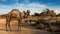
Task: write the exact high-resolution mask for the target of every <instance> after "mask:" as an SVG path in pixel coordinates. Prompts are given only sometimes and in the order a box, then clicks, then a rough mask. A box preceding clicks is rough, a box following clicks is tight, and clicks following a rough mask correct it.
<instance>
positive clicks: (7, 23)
mask: <svg viewBox="0 0 60 34" xmlns="http://www.w3.org/2000/svg"><path fill="white" fill-rule="evenodd" d="M7 24H8V21H6V31H7V30H8V29H7Z"/></svg>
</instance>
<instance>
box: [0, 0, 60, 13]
mask: <svg viewBox="0 0 60 34" xmlns="http://www.w3.org/2000/svg"><path fill="white" fill-rule="evenodd" d="M59 3H60V0H0V14H6V13H8V12H10V11H11V10H12V9H18V10H20V11H21V12H23V11H26V10H30V11H31V14H34V13H40V12H42V11H44V10H45V9H46V8H49V9H50V10H54V11H55V12H56V13H57V14H58V13H60V4H59Z"/></svg>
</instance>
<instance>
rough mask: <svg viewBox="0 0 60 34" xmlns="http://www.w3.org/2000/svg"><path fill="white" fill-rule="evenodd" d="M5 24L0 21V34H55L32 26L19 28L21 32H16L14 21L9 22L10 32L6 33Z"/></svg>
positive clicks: (2, 20)
mask: <svg viewBox="0 0 60 34" xmlns="http://www.w3.org/2000/svg"><path fill="white" fill-rule="evenodd" d="M5 23H6V21H5V19H0V34H55V33H50V32H47V31H44V30H39V29H36V28H35V27H33V26H26V27H21V31H17V26H16V25H15V24H17V23H16V22H15V21H13V22H11V29H12V31H6V28H5Z"/></svg>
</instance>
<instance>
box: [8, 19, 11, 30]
mask: <svg viewBox="0 0 60 34" xmlns="http://www.w3.org/2000/svg"><path fill="white" fill-rule="evenodd" d="M8 27H9V29H10V31H11V27H10V20H9V22H8Z"/></svg>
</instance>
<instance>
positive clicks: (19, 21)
mask: <svg viewBox="0 0 60 34" xmlns="http://www.w3.org/2000/svg"><path fill="white" fill-rule="evenodd" d="M19 28H20V29H19ZM18 30H20V31H21V20H20V19H19V20H18Z"/></svg>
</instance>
